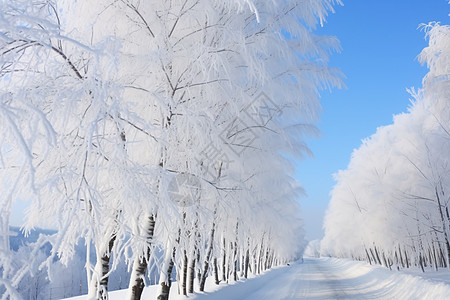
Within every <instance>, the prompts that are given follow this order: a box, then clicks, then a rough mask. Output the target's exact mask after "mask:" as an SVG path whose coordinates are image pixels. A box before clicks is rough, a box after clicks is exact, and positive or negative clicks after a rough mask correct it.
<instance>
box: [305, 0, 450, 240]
mask: <svg viewBox="0 0 450 300" xmlns="http://www.w3.org/2000/svg"><path fill="white" fill-rule="evenodd" d="M343 3H344V6H339V7H336V13H335V14H332V15H330V16H329V17H328V18H327V23H325V24H324V27H323V28H319V29H318V30H317V31H316V32H317V33H318V34H326V35H334V36H337V38H338V39H339V40H340V41H341V46H342V52H341V53H340V54H335V55H333V56H332V57H331V61H330V65H331V66H333V67H338V68H340V69H341V70H342V71H343V72H344V74H345V76H346V77H347V78H346V79H345V84H346V86H347V88H346V89H343V90H333V91H332V92H331V93H328V92H324V93H323V94H322V105H323V114H322V121H321V122H320V123H319V124H318V127H319V129H320V130H321V131H322V135H321V137H320V138H318V139H311V140H309V141H308V145H309V146H310V148H311V150H312V151H313V153H314V158H312V159H307V160H304V161H302V162H300V163H299V166H298V171H297V178H298V179H299V180H300V182H301V183H302V185H303V187H304V189H305V190H306V193H307V196H306V197H304V198H303V199H301V204H302V207H303V219H304V221H305V230H306V238H307V239H308V240H313V239H318V238H321V237H322V235H323V231H322V221H323V216H324V213H325V211H326V208H327V205H328V201H329V198H330V197H329V193H330V191H331V190H332V188H333V185H334V180H333V174H334V173H336V172H337V171H338V170H340V169H345V168H346V167H347V165H348V163H349V161H350V156H351V153H352V151H353V149H355V148H358V147H359V145H360V144H361V140H362V139H364V138H366V137H368V136H370V135H371V134H373V133H375V131H376V128H377V127H379V126H383V125H388V124H391V123H392V116H393V115H394V114H398V113H401V112H405V111H406V110H407V107H408V106H409V103H410V96H409V94H408V92H407V91H406V89H407V88H410V87H415V88H420V87H421V86H422V83H421V82H422V78H423V77H424V75H425V74H426V73H427V68H426V67H425V66H421V65H420V63H419V62H418V60H417V55H418V54H419V53H420V51H421V50H422V49H423V48H424V47H426V46H427V41H426V40H425V39H424V37H425V34H424V32H423V31H421V30H420V29H418V26H419V25H420V24H421V23H429V22H432V21H438V22H440V23H441V24H448V25H450V17H449V16H448V14H449V13H450V5H449V4H448V0H378V1H365V0H343Z"/></svg>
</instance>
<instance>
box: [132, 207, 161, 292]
mask: <svg viewBox="0 0 450 300" xmlns="http://www.w3.org/2000/svg"><path fill="white" fill-rule="evenodd" d="M154 231H155V219H154V217H153V215H150V216H148V220H147V224H146V228H145V235H146V236H145V238H146V240H147V241H148V243H149V245H148V246H147V249H146V251H145V254H144V257H140V256H136V257H135V259H134V263H133V269H132V272H131V278H130V286H129V295H128V299H130V300H139V299H141V295H142V291H143V290H144V286H145V284H144V277H145V272H146V271H147V265H148V261H149V259H150V243H151V241H152V238H153V233H154Z"/></svg>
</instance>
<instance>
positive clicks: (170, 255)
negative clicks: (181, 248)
mask: <svg viewBox="0 0 450 300" xmlns="http://www.w3.org/2000/svg"><path fill="white" fill-rule="evenodd" d="M167 249H170V247H168V248H167ZM175 251H176V249H175V247H174V248H173V251H172V252H169V251H167V252H166V257H165V258H164V264H163V266H162V269H161V274H160V276H159V290H158V297H157V298H156V299H157V300H169V293H170V287H171V286H172V280H171V279H170V278H171V275H172V270H173V260H174V258H175Z"/></svg>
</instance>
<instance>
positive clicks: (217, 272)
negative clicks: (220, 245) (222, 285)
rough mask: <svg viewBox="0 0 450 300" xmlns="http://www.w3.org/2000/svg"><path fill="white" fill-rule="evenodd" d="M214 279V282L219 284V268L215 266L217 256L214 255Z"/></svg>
mask: <svg viewBox="0 0 450 300" xmlns="http://www.w3.org/2000/svg"><path fill="white" fill-rule="evenodd" d="M214 280H215V284H217V285H218V284H219V282H220V281H219V268H218V267H217V257H214Z"/></svg>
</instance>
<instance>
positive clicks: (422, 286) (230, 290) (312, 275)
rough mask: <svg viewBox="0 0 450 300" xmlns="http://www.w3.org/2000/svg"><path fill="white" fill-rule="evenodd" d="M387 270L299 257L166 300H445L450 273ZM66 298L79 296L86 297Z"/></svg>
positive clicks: (148, 294)
mask: <svg viewBox="0 0 450 300" xmlns="http://www.w3.org/2000/svg"><path fill="white" fill-rule="evenodd" d="M407 272H409V273H413V274H406V273H404V272H398V271H390V270H388V269H386V268H384V267H381V266H370V265H367V264H366V263H364V262H355V261H350V260H340V259H334V258H320V259H313V258H308V259H305V260H304V262H303V263H301V262H298V263H294V264H291V265H290V266H286V267H281V268H276V269H273V270H270V271H268V272H266V273H264V274H263V275H261V276H258V277H255V278H251V279H248V280H245V281H244V282H237V283H236V284H230V285H226V284H225V283H223V284H220V286H216V285H215V284H214V283H213V282H212V280H210V279H212V278H208V281H207V287H206V290H207V291H210V292H205V293H200V292H198V293H195V294H193V295H189V297H188V298H186V297H184V296H180V295H178V294H177V287H176V283H174V284H173V285H172V290H171V296H170V299H171V300H186V299H189V300H193V299H195V300H294V299H314V300H321V299H358V300H362V299H395V300H402V299H404V300H411V299H424V300H444V299H450V272H449V271H448V270H441V272H434V271H429V272H426V273H414V271H411V270H410V271H407ZM125 295H126V291H125V290H122V291H116V292H111V293H110V299H111V300H119V299H120V300H121V299H125ZM155 295H156V286H150V287H147V288H146V289H145V290H144V294H143V299H156V296H155ZM72 299H77V300H82V299H86V296H80V297H76V298H72Z"/></svg>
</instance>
